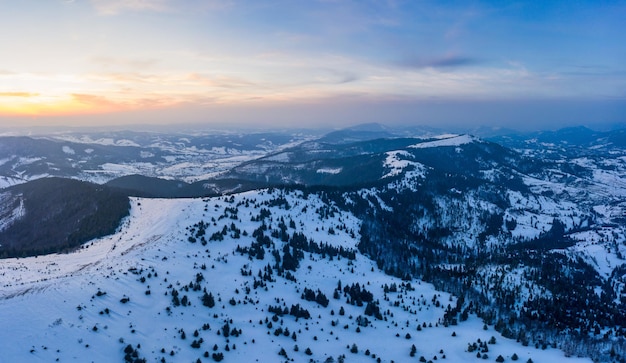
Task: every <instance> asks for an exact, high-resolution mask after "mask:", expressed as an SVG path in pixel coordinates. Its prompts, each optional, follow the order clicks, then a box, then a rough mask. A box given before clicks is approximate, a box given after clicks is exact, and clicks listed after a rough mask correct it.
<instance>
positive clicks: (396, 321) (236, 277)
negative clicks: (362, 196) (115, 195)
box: [0, 191, 590, 363]
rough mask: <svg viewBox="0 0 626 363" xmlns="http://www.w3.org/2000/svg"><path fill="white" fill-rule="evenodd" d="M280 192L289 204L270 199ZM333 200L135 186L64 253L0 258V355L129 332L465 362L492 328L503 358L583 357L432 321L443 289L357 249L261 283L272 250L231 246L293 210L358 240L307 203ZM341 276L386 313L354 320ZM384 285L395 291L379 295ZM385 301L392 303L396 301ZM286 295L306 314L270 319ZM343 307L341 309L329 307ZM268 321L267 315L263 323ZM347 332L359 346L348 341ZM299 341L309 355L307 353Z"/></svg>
mask: <svg viewBox="0 0 626 363" xmlns="http://www.w3.org/2000/svg"><path fill="white" fill-rule="evenodd" d="M279 198H283V199H284V200H286V201H287V203H288V204H289V207H288V208H287V207H285V205H284V204H282V205H280V204H279V205H276V204H275V203H274V204H272V203H270V202H271V201H277V200H279ZM332 207H333V206H332V205H326V204H325V203H324V201H322V200H321V199H319V198H318V197H317V196H315V195H309V196H308V197H307V198H305V197H304V196H303V195H301V194H299V192H291V193H289V194H283V193H282V192H279V191H274V192H273V193H270V192H268V191H254V192H247V193H242V194H238V195H234V196H229V197H220V198H209V199H171V200H161V199H133V200H132V208H131V215H130V217H128V219H127V220H125V222H124V223H123V226H122V227H121V228H120V230H119V231H118V232H117V233H116V234H114V235H112V236H109V237H106V238H102V239H99V240H94V241H92V242H91V243H89V244H87V245H85V246H84V248H82V249H80V250H79V251H76V252H74V253H71V254H64V255H60V254H54V255H47V256H39V257H31V258H23V259H6V260H2V261H1V262H2V263H1V264H0V321H1V322H2V326H3V328H2V329H0V342H2V353H1V354H0V362H2V363H5V362H6V363H9V362H52V361H55V360H57V359H58V360H59V361H61V362H64V361H79V362H84V361H93V362H111V361H122V360H123V356H124V353H123V350H124V348H125V347H126V346H127V345H128V344H132V346H133V347H137V345H138V344H140V345H141V348H139V349H138V351H139V356H140V357H145V358H146V359H147V361H148V362H156V361H159V360H160V359H161V358H164V359H165V360H166V361H168V362H171V361H176V362H195V361H196V360H197V359H200V361H202V362H210V361H212V360H211V358H204V356H203V353H204V352H205V351H206V352H209V354H212V353H214V351H213V346H214V345H216V346H217V351H218V352H221V353H223V354H224V362H277V361H284V357H281V356H279V355H278V353H279V351H280V350H281V348H284V349H285V351H286V353H287V356H288V357H289V358H292V359H293V360H294V361H295V362H306V361H309V359H312V360H313V361H318V362H323V361H325V360H327V359H328V358H329V357H334V358H335V359H337V357H339V356H340V355H345V356H346V360H345V361H346V362H363V361H374V359H373V355H376V356H377V357H380V358H381V360H382V361H383V362H390V361H392V360H393V361H395V362H407V361H410V360H411V361H414V360H415V361H416V360H417V359H419V357H420V356H424V357H426V358H427V359H433V357H437V358H438V359H439V360H441V359H443V356H444V355H445V360H444V361H446V362H464V361H470V360H475V359H476V358H475V355H474V353H468V352H467V351H466V350H467V346H468V343H473V342H475V341H476V340H477V339H481V340H483V341H486V340H488V339H489V338H490V337H491V336H495V337H496V338H497V342H496V344H494V345H490V346H489V360H490V361H492V360H493V359H495V357H497V356H498V355H502V356H503V357H504V358H505V359H506V361H510V357H511V356H512V355H513V353H516V354H517V355H518V356H519V359H520V361H521V362H525V361H527V360H528V359H529V358H532V360H533V361H534V362H538V363H541V362H556V361H559V362H563V361H567V362H590V360H587V359H575V358H570V359H566V358H565V357H564V355H563V352H561V351H559V350H556V349H550V348H549V349H547V350H538V349H535V348H534V347H524V346H522V345H521V344H519V343H516V342H515V341H514V340H509V339H505V338H503V337H501V336H500V335H499V334H498V333H497V332H495V331H494V330H493V328H492V327H489V328H488V330H483V324H482V322H481V321H480V320H479V319H478V318H476V317H474V316H470V319H469V320H467V321H465V322H461V323H459V324H458V325H451V326H449V327H444V326H443V325H441V324H440V322H441V319H442V318H443V315H444V312H445V308H446V307H447V306H448V304H450V305H452V306H454V305H455V303H456V299H455V298H454V297H452V296H450V295H449V294H447V293H443V292H438V291H436V290H435V289H434V288H433V286H432V285H430V284H427V283H424V282H422V281H419V280H413V281H411V286H412V287H413V288H414V290H412V289H407V288H404V287H405V285H404V283H403V281H401V280H399V279H397V278H394V277H390V276H388V275H385V274H384V273H383V272H381V271H380V270H378V269H377V267H376V264H375V263H374V262H373V261H371V260H369V259H367V258H365V257H364V256H362V255H360V254H358V253H357V255H356V259H355V260H349V259H347V258H337V257H335V258H332V259H330V258H329V257H328V256H322V255H319V254H315V253H308V252H305V256H304V259H303V260H301V261H300V266H299V268H298V269H297V270H296V271H295V272H293V275H294V277H295V279H296V282H293V281H290V280H288V279H286V278H283V277H279V276H277V275H276V273H274V274H273V277H272V278H273V281H271V282H266V284H267V289H265V288H263V287H258V288H254V287H253V280H254V279H256V277H257V274H258V272H260V271H265V268H266V267H267V266H268V265H272V266H273V265H274V263H275V261H274V258H273V256H272V255H271V253H266V255H265V259H264V260H258V259H256V258H251V257H248V256H247V255H245V254H241V253H239V252H236V249H237V246H241V247H245V246H249V245H250V244H251V243H252V242H253V241H254V237H252V233H253V231H254V230H255V229H257V228H258V227H259V226H261V224H262V223H266V225H267V226H268V230H267V232H266V235H269V233H270V231H271V230H272V229H277V228H278V224H279V221H280V220H281V219H282V220H284V221H285V223H286V224H287V225H290V224H291V223H290V221H291V220H293V222H294V223H293V224H292V226H294V225H295V228H293V227H292V226H290V227H289V230H288V232H289V233H293V232H301V233H303V234H304V235H305V236H307V237H308V238H309V239H310V240H312V241H315V242H316V243H318V244H324V243H327V244H330V245H333V246H336V247H339V246H341V247H343V248H345V249H354V248H355V247H356V244H357V243H358V241H359V235H358V231H359V226H360V224H359V223H360V222H359V220H358V219H357V218H355V217H354V216H352V215H351V214H349V213H346V212H340V211H335V213H334V214H333V216H332V217H323V216H322V213H320V212H319V211H320V210H322V209H325V208H332ZM261 208H265V209H267V210H269V211H270V212H271V217H269V218H265V220H264V221H265V222H261V221H258V220H256V219H254V218H253V217H255V216H257V215H258V214H259V211H260V209H261ZM233 210H236V212H233ZM253 219H254V220H253ZM201 220H202V221H205V222H207V223H208V224H209V226H208V227H207V231H206V237H207V238H208V237H209V236H210V235H212V234H213V233H214V232H219V231H222V230H223V228H224V227H228V228H230V227H229V226H231V225H233V224H234V225H236V226H237V228H239V229H240V230H241V231H242V236H241V237H240V238H236V237H235V236H234V235H233V232H232V231H231V232H228V233H227V234H226V235H225V236H224V240H223V241H219V242H217V241H213V242H208V244H207V245H206V246H203V245H202V244H201V243H200V241H197V242H195V243H191V242H189V241H188V240H187V239H188V237H189V227H191V226H192V225H194V224H196V223H197V222H199V221H201ZM331 227H332V230H333V232H332V233H331V232H330V231H331ZM244 232H245V233H244ZM246 234H247V235H246ZM272 243H273V244H274V245H275V247H276V249H277V250H278V251H282V247H283V244H284V243H283V242H281V241H280V240H279V239H277V238H272ZM268 252H269V251H268ZM242 271H243V272H245V271H251V272H252V274H251V276H249V275H247V274H244V273H242ZM200 274H201V276H202V279H200V281H199V276H200ZM339 281H341V283H342V285H343V286H347V285H351V284H353V283H359V284H360V285H361V286H363V287H364V288H366V289H367V290H368V291H370V292H372V293H373V294H374V299H375V300H378V301H379V302H380V308H381V312H384V313H385V318H386V319H387V320H376V319H374V318H373V317H368V319H369V320H370V324H369V325H368V326H366V327H359V328H358V330H360V332H359V331H358V330H357V327H358V325H357V323H356V320H357V317H359V316H364V307H358V306H354V305H350V304H349V303H347V302H346V296H344V294H343V293H342V294H340V297H339V299H334V298H333V291H334V289H335V287H336V286H337V284H338V282H339ZM194 282H196V283H199V284H200V285H201V287H202V288H203V289H206V290H207V291H209V292H211V294H212V295H213V296H214V297H215V302H216V306H215V307H213V308H208V307H205V306H203V305H202V302H201V296H202V292H201V291H194V290H193V289H192V288H189V286H190V285H193V283H194ZM385 284H388V285H391V284H396V285H397V286H398V292H390V293H388V294H386V295H385V293H384V291H383V286H384V285H385ZM305 287H306V288H310V289H313V290H316V291H317V290H318V289H319V290H320V291H321V292H323V293H324V294H325V295H326V296H327V297H328V298H329V300H330V301H329V305H328V307H326V308H324V307H322V306H321V305H319V304H317V303H315V302H311V301H305V300H303V299H301V297H300V295H301V294H302V292H303V290H304V288H305ZM173 289H176V291H178V293H179V295H178V297H179V298H180V299H184V298H183V296H186V297H187V299H186V300H188V301H189V305H188V306H182V305H181V306H174V305H173V304H172V291H173ZM98 291H100V294H97V292H98ZM148 291H149V292H150V293H149V294H148ZM98 295H100V296H98ZM122 299H128V301H127V302H126V303H123V302H122V301H121V300H122ZM231 302H232V304H231ZM396 302H397V304H398V306H394V303H396ZM293 304H299V305H300V306H301V307H303V308H305V309H307V310H308V311H309V312H310V313H311V319H303V318H301V319H297V320H296V319H295V318H294V317H293V316H291V315H285V316H282V317H279V318H278V319H276V320H275V321H273V320H272V316H273V314H272V313H269V312H268V307H269V306H276V305H279V306H281V307H287V308H289V307H290V306H292V305H293ZM342 307H343V308H344V309H345V315H340V314H339V311H340V309H341V308H342ZM387 311H389V313H390V314H387ZM391 313H392V314H393V315H391ZM266 319H268V320H266ZM225 322H229V325H230V327H231V328H236V329H240V330H241V335H240V336H238V337H234V336H230V337H229V338H225V337H224V336H223V334H221V327H222V326H223V325H224V323H225ZM270 322H271V323H272V325H273V326H272V327H271V328H268V325H269V323H270ZM205 324H207V325H205ZM203 325H205V327H208V329H206V330H204V329H203ZM418 325H420V330H418V329H417V326H418ZM278 327H281V329H283V330H286V329H289V331H290V332H295V333H296V334H297V340H296V341H294V340H293V339H292V338H291V337H290V336H285V335H281V334H278V335H275V334H274V332H275V331H276V329H277V328H278ZM182 331H184V332H185V335H186V338H185V339H182V338H181V332H182ZM196 331H197V336H196V334H195V333H194V332H196ZM453 332H454V333H455V334H454V335H456V336H455V337H453V336H452V335H453ZM200 338H202V340H203V342H202V343H200V347H199V348H193V347H192V346H191V345H192V342H194V341H196V343H197V342H198V341H199V339H200ZM353 344H355V345H356V346H357V347H358V352H357V353H351V352H350V350H349V348H348V347H351V346H352V345H353ZM296 345H297V346H298V348H299V349H298V351H295V349H294V347H295V346H296ZM412 345H415V346H416V349H417V352H416V356H415V357H414V358H410V357H409V351H410V349H411V346H412ZM226 346H228V347H229V350H228V351H227V350H226ZM307 348H310V350H311V355H310V356H309V355H307V354H306V353H305V350H306V349H307ZM162 351H163V352H164V353H162ZM366 351H369V352H368V353H370V355H369V356H367V355H366ZM170 352H171V353H170ZM170 354H173V355H170Z"/></svg>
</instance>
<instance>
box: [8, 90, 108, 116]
mask: <svg viewBox="0 0 626 363" xmlns="http://www.w3.org/2000/svg"><path fill="white" fill-rule="evenodd" d="M113 106H114V105H112V104H111V103H110V102H106V101H100V102H99V99H98V98H97V97H95V96H94V97H86V95H67V96H45V95H40V94H28V95H22V96H17V95H6V94H0V115H6V116H59V115H75V114H88V113H106V112H113V111H116V110H117V108H116V107H113Z"/></svg>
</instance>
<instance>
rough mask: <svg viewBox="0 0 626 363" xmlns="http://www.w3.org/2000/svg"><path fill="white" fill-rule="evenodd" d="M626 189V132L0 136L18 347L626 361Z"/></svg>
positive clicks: (190, 354) (19, 353)
mask: <svg viewBox="0 0 626 363" xmlns="http://www.w3.org/2000/svg"><path fill="white" fill-rule="evenodd" d="M70 181H71V183H70ZM79 190H80V192H79ZM625 197H626V130H615V131H607V132H595V131H592V130H589V129H584V128H573V129H564V130H559V131H553V132H537V133H530V134H507V135H501V136H493V135H492V136H490V137H480V135H476V136H470V135H467V134H450V133H447V132H444V131H443V130H442V131H441V132H435V131H433V130H421V129H420V130H418V129H411V130H409V129H401V130H392V129H390V128H381V127H380V125H378V126H376V125H373V126H372V125H365V126H359V127H355V128H352V129H344V130H339V131H336V132H331V133H329V134H326V135H319V134H315V133H313V132H298V133H282V132H281V133H257V134H252V133H251V134H235V133H224V134H219V135H217V134H215V135H207V134H199V133H198V134H192V133H190V134H175V135H173V134H157V133H141V132H94V133H68V134H56V135H48V136H37V137H17V136H11V137H0V256H1V257H3V258H2V259H0V323H1V324H2V329H0V342H1V343H0V344H1V345H0V347H1V349H0V363H4V362H7V363H9V362H11V363H12V362H54V361H60V362H67V361H75V362H190V363H193V362H214V361H224V362H327V363H330V362H337V363H338V362H471V361H475V362H515V361H519V362H527V363H530V362H626V338H625V337H626V326H625V323H626V259H625V256H626V200H625V199H624V198H625ZM102 206H111V207H110V208H109V207H102ZM87 214H88V215H87ZM63 218H66V219H68V220H67V222H66V223H65V221H60V220H61V219H63ZM51 221H52V222H51ZM111 221H113V222H114V223H113V224H112V223H111ZM28 223H31V224H32V225H31V226H30V227H24V226H25V225H27V224H28ZM59 223H63V227H64V228H60V227H61V225H59ZM72 223H75V224H72ZM73 228H74V229H73ZM26 230H29V231H30V230H32V231H36V232H37V233H32V234H28V233H21V232H22V231H26ZM102 231H105V232H102ZM52 232H55V234H52ZM94 233H95V234H97V235H98V236H99V237H97V238H94V237H93V236H94V235H95V234H94ZM32 235H34V236H44V237H45V236H48V237H49V236H55V237H54V238H53V239H56V238H57V237H56V236H58V239H59V241H57V242H59V244H58V245H46V244H43V242H42V241H41V240H43V238H39V237H38V238H39V240H37V241H39V242H41V243H42V245H35V244H34V243H33V241H32V240H28V239H27V238H26V237H28V236H32ZM20 238H21V239H22V240H20ZM50 238H51V237H50ZM81 238H83V239H81ZM48 239H49V238H48ZM47 242H49V241H47ZM52 242H54V241H52ZM51 250H52V251H53V252H54V253H49V252H50V251H51ZM61 252H62V253H61Z"/></svg>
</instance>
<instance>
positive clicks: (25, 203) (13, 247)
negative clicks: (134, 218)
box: [0, 178, 130, 257]
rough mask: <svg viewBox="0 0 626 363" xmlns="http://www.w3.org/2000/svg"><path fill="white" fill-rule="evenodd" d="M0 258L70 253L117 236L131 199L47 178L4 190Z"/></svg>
mask: <svg viewBox="0 0 626 363" xmlns="http://www.w3.org/2000/svg"><path fill="white" fill-rule="evenodd" d="M0 201H2V203H1V204H0V220H1V221H2V223H1V224H0V256H1V257H14V256H21V257H23V256H32V255H38V254H46V253H51V252H57V251H68V250H70V249H72V248H75V247H77V246H79V245H80V244H82V243H84V242H87V241H89V240H92V239H94V238H98V237H101V236H104V235H107V234H111V233H113V232H115V230H116V229H117V228H118V226H119V224H120V222H121V220H122V219H123V218H124V217H126V216H127V215H128V212H129V208H130V205H129V201H128V198H127V197H126V196H125V195H124V194H122V193H119V192H116V191H113V190H111V189H109V188H107V187H103V186H100V185H96V184H91V183H86V182H81V181H77V180H71V179H61V178H43V179H38V180H35V181H31V182H28V183H25V184H21V185H16V186H13V187H10V188H7V189H4V190H0Z"/></svg>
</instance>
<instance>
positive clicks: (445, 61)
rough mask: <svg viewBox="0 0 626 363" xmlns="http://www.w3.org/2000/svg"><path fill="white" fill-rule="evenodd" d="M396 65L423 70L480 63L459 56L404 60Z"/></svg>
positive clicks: (475, 59)
mask: <svg viewBox="0 0 626 363" xmlns="http://www.w3.org/2000/svg"><path fill="white" fill-rule="evenodd" d="M397 63H398V65H400V66H403V67H407V68H415V69H423V68H437V69H444V68H457V67H467V66H473V65H476V64H479V63H481V61H480V60H479V59H477V58H472V57H467V56H459V55H445V56H440V57H434V58H417V57H412V58H406V59H402V60H400V61H399V62H397Z"/></svg>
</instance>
